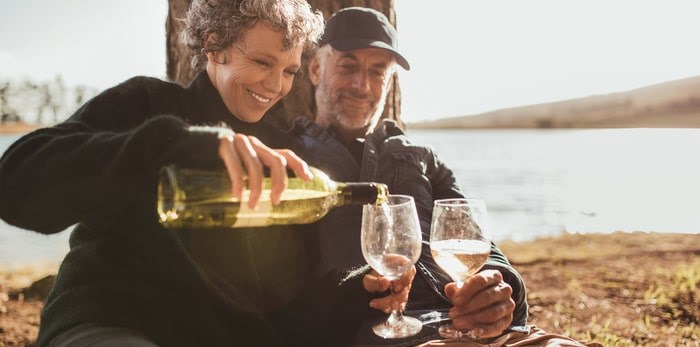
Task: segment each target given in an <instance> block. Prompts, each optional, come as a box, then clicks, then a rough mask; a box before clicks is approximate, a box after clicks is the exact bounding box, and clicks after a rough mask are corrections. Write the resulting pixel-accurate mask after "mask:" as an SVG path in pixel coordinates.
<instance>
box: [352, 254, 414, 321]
mask: <svg viewBox="0 0 700 347" xmlns="http://www.w3.org/2000/svg"><path fill="white" fill-rule="evenodd" d="M415 276H416V267H415V265H414V266H411V268H410V269H408V271H406V272H405V273H404V274H403V276H401V278H399V279H398V280H396V281H390V280H389V279H387V278H386V277H383V276H381V275H380V274H378V273H377V272H376V271H374V270H372V271H371V272H370V273H368V274H366V275H365V276H364V277H363V278H362V286H363V287H364V288H365V290H366V291H368V292H370V293H381V292H385V291H387V290H389V289H390V288H391V287H392V286H393V290H392V293H393V294H389V295H387V296H384V297H381V298H376V299H373V300H372V301H370V302H369V306H370V307H371V308H374V309H377V310H381V311H383V312H384V313H390V312H391V311H392V310H395V309H402V310H403V308H404V307H405V306H406V302H408V294H409V293H410V292H411V284H412V283H413V278H414V277H415Z"/></svg>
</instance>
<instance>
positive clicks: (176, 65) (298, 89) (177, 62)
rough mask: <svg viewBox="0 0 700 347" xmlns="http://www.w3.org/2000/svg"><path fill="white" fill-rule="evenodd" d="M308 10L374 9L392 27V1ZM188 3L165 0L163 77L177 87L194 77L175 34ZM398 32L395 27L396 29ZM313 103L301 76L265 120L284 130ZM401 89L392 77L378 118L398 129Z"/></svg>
mask: <svg viewBox="0 0 700 347" xmlns="http://www.w3.org/2000/svg"><path fill="white" fill-rule="evenodd" d="M307 1H308V2H309V4H310V5H311V7H312V8H314V9H318V10H320V11H321V13H323V17H324V18H326V19H328V17H330V15H331V14H333V13H335V12H336V11H338V10H340V9H341V8H345V7H350V6H363V7H370V8H374V9H376V10H377V11H380V12H382V13H384V14H385V15H386V16H387V18H389V21H390V22H391V23H392V24H393V25H394V26H396V12H395V10H394V0H307ZM190 2H191V0H168V5H169V6H168V19H167V23H166V31H167V48H166V50H167V74H168V79H170V80H171V81H174V82H176V83H178V84H180V85H187V84H188V83H189V81H191V80H192V78H193V77H194V71H192V67H191V66H190V55H189V51H188V49H187V47H186V46H185V45H184V44H183V43H182V42H181V41H180V38H179V35H180V32H181V31H182V28H183V23H182V22H181V21H180V20H179V19H180V18H182V17H184V15H185V12H186V11H187V8H188V7H189V4H190ZM397 29H398V27H397ZM314 104H315V102H314V97H313V87H312V85H311V81H309V78H308V74H306V73H305V74H301V75H299V76H298V77H297V79H296V80H295V81H294V86H293V87H292V90H291V91H290V92H289V95H287V96H286V97H285V98H283V99H282V100H281V101H280V102H279V103H277V105H275V106H273V107H272V109H270V111H269V112H268V117H272V119H273V120H274V121H275V123H277V124H278V125H279V126H281V127H285V128H286V127H288V126H289V125H290V124H291V122H292V121H293V120H294V118H296V117H298V116H305V117H309V118H311V119H313V118H314V116H315V105H314ZM400 115H401V90H400V88H399V76H398V74H394V78H393V81H392V82H391V85H390V87H389V93H388V95H387V98H386V105H385V106H384V112H383V114H382V118H389V119H394V120H396V121H397V122H399V124H400V125H401V126H403V123H402V122H401V119H400Z"/></svg>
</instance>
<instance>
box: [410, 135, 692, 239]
mask: <svg viewBox="0 0 700 347" xmlns="http://www.w3.org/2000/svg"><path fill="white" fill-rule="evenodd" d="M409 135H410V136H411V137H412V138H414V139H415V140H416V141H417V142H419V143H428V144H431V145H433V146H434V147H435V148H436V149H437V150H438V152H439V153H440V154H441V155H442V157H443V158H444V160H445V161H446V162H447V163H448V165H449V166H451V167H452V168H453V169H454V170H455V172H456V174H457V177H458V180H459V183H460V184H461V186H462V188H463V189H464V190H465V191H466V192H467V194H471V195H476V196H481V197H484V198H485V199H486V200H487V202H488V203H489V209H490V211H491V219H492V224H493V226H494V238H495V239H497V240H498V239H500V240H503V239H513V240H529V239H533V238H535V237H539V236H547V235H556V234H559V233H561V232H612V231H617V230H621V231H659V232H683V233H700V213H698V212H697V210H698V209H700V203H699V202H698V197H699V196H700V164H699V163H698V160H697V159H695V157H696V156H697V155H696V154H695V152H696V151H697V149H700V130H696V129H610V130H607V129H606V130H492V131H477V130H474V131H459V130H457V131H447V132H446V131H434V130H429V131H428V130H414V131H410V132H409Z"/></svg>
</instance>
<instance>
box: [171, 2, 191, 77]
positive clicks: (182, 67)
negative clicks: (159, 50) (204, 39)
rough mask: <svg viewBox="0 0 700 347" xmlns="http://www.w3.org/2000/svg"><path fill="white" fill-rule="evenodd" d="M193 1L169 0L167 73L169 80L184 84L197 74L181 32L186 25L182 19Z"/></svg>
mask: <svg viewBox="0 0 700 347" xmlns="http://www.w3.org/2000/svg"><path fill="white" fill-rule="evenodd" d="M191 2H192V0H168V19H167V20H166V22H165V32H166V36H167V42H166V45H165V51H166V73H167V75H168V79H169V80H171V81H173V82H175V83H177V84H180V85H183V86H185V85H187V84H188V83H190V81H191V80H192V78H194V74H195V73H194V71H193V70H192V66H191V65H190V51H189V49H188V48H187V46H186V45H185V44H184V43H182V40H180V33H181V32H182V29H183V28H184V26H185V25H184V23H183V22H182V20H181V19H182V18H184V17H185V13H186V12H187V9H188V8H189V7H190V3H191Z"/></svg>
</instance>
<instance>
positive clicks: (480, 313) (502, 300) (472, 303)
mask: <svg viewBox="0 0 700 347" xmlns="http://www.w3.org/2000/svg"><path fill="white" fill-rule="evenodd" d="M512 293H513V288H511V286H510V285H509V284H508V283H506V282H504V281H503V275H501V273H500V272H498V271H497V270H483V271H481V272H479V273H477V274H476V275H474V276H472V277H470V278H469V279H467V280H466V281H465V282H464V285H463V286H462V287H461V288H457V285H456V284H455V283H448V284H447V285H446V286H445V294H446V295H447V297H448V298H449V299H450V300H451V301H452V304H453V305H454V306H453V307H452V309H450V312H449V315H450V319H452V324H453V326H454V327H455V329H457V330H461V331H467V332H469V334H470V335H471V336H472V337H476V338H487V337H495V336H498V335H501V334H502V333H503V331H504V330H505V329H506V328H508V326H510V324H511V322H512V321H513V311H514V310H515V301H513V299H512V298H511V294H512Z"/></svg>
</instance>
